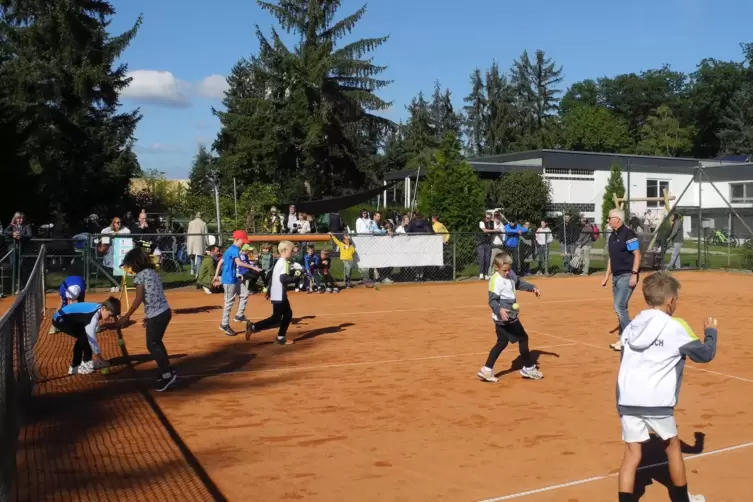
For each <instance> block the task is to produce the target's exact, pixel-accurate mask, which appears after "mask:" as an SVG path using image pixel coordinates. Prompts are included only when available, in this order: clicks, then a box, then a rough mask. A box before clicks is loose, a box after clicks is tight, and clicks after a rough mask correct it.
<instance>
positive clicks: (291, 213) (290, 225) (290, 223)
mask: <svg viewBox="0 0 753 502" xmlns="http://www.w3.org/2000/svg"><path fill="white" fill-rule="evenodd" d="M296 223H298V214H296V212H295V206H294V205H293V204H291V205H289V206H288V217H287V220H286V221H285V228H286V229H287V231H288V233H293V232H294V231H295V226H296Z"/></svg>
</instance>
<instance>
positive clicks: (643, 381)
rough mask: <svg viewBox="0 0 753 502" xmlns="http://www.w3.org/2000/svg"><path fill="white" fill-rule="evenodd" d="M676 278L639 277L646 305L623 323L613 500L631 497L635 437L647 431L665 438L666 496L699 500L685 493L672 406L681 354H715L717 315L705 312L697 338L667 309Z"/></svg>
mask: <svg viewBox="0 0 753 502" xmlns="http://www.w3.org/2000/svg"><path fill="white" fill-rule="evenodd" d="M679 291H680V283H679V282H678V281H677V279H675V278H674V277H672V276H671V275H669V274H668V273H665V272H657V273H654V274H652V275H650V276H648V277H646V279H644V281H643V297H644V298H645V300H646V303H647V304H648V305H649V307H651V308H650V309H648V310H644V311H643V312H641V313H640V314H638V316H637V317H636V318H635V319H633V320H632V321H631V322H630V324H628V325H627V327H626V328H625V330H624V331H623V333H622V337H621V340H620V341H621V342H622V354H621V359H620V371H619V374H618V376H617V410H618V411H619V414H620V421H621V423H622V439H623V441H625V455H624V457H623V459H622V466H621V467H620V475H619V485H618V486H619V488H618V491H619V501H620V502H628V501H632V500H633V491H634V490H635V473H636V471H637V469H638V465H639V464H640V463H641V443H644V442H646V441H648V440H649V439H650V438H649V433H650V432H653V433H655V434H657V435H658V436H660V437H661V438H662V439H663V440H664V441H665V444H666V453H667V459H668V461H669V462H668V463H669V475H670V479H671V480H672V486H671V487H670V492H671V498H672V500H673V501H675V502H705V500H706V498H705V497H703V496H702V495H689V494H688V481H687V477H686V475H685V463H684V461H683V458H682V451H681V450H680V439H679V438H678V436H677V424H676V422H675V417H674V408H675V406H676V405H677V398H678V396H679V393H680V385H681V383H682V372H683V369H684V367H685V358H686V357H689V358H690V359H691V360H692V361H694V362H697V363H707V362H709V361H711V360H712V359H713V358H714V355H715V354H716V338H717V329H716V327H717V321H716V319H714V318H712V317H709V318H708V319H706V322H705V324H704V328H705V329H704V331H705V333H704V341H703V342H701V341H700V340H699V339H698V337H697V336H696V335H695V334H694V333H693V330H692V329H690V326H688V324H687V323H686V322H685V321H684V320H682V319H680V318H677V317H672V314H673V313H674V312H675V310H676V309H677V298H678V296H679Z"/></svg>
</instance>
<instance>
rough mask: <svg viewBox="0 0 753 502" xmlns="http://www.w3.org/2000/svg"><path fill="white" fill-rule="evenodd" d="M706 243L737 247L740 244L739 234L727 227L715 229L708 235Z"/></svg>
mask: <svg viewBox="0 0 753 502" xmlns="http://www.w3.org/2000/svg"><path fill="white" fill-rule="evenodd" d="M706 244H707V245H709V246H729V247H733V248H736V247H737V246H738V245H739V242H738V240H737V236H736V235H735V234H732V233H730V232H729V230H728V229H727V228H724V229H722V230H716V229H713V230H712V231H711V233H710V234H708V235H707V236H706Z"/></svg>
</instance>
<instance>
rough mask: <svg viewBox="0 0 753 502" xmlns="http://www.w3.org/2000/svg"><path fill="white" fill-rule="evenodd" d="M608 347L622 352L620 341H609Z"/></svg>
mask: <svg viewBox="0 0 753 502" xmlns="http://www.w3.org/2000/svg"><path fill="white" fill-rule="evenodd" d="M609 348H610V349H612V350H614V351H615V352H622V342H617V343H610V344H609Z"/></svg>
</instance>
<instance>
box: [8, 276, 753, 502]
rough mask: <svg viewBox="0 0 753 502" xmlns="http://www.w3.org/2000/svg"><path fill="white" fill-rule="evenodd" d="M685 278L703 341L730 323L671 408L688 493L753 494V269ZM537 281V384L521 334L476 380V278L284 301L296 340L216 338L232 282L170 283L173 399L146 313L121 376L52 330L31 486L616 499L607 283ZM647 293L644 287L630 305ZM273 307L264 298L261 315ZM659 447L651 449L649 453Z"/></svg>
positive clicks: (33, 495) (648, 493)
mask: <svg viewBox="0 0 753 502" xmlns="http://www.w3.org/2000/svg"><path fill="white" fill-rule="evenodd" d="M677 277H678V278H679V279H680V280H681V282H682V286H683V289H682V296H681V298H680V307H679V310H678V312H677V315H679V316H681V317H684V318H685V319H686V320H687V321H688V322H689V323H690V325H691V326H692V327H693V328H695V329H696V332H697V333H699V334H700V333H702V321H703V318H704V316H706V315H715V316H717V317H718V318H719V326H720V327H719V330H720V335H719V340H720V342H719V350H718V353H717V357H716V359H715V360H714V361H713V362H712V363H711V364H708V365H705V366H700V365H697V364H694V363H690V362H689V363H688V368H687V369H686V371H685V382H684V385H683V388H682V393H681V398H680V405H679V406H678V409H677V419H678V423H679V426H680V437H681V439H682V440H683V441H684V442H685V443H687V446H686V449H687V453H688V454H689V455H693V454H699V453H700V454H701V456H700V457H697V458H693V459H690V460H688V461H687V464H686V465H687V470H688V478H689V483H690V491H691V492H693V493H702V494H704V495H706V497H707V499H708V500H709V501H713V502H721V501H748V500H750V499H751V493H753V476H751V474H750V473H751V466H753V418H752V417H753V415H752V414H751V412H752V411H753V404H752V403H751V396H753V365H752V364H751V359H752V358H753V338H752V337H751V335H750V333H751V325H753V277H750V276H746V275H735V274H723V273H697V272H687V273H678V274H677ZM532 281H533V282H536V283H537V284H538V285H539V287H540V289H541V291H542V293H543V294H542V297H541V298H540V299H538V300H537V299H536V298H535V297H534V296H533V295H530V294H521V295H520V300H519V302H520V304H521V318H522V320H523V323H524V325H525V326H526V328H527V330H528V332H529V334H530V335H531V348H532V349H533V350H535V351H536V354H537V355H538V356H539V364H540V367H541V370H542V371H543V372H544V374H545V375H546V377H545V378H544V380H541V381H527V380H523V379H521V377H520V375H519V374H518V373H517V371H513V370H511V369H510V367H511V364H512V363H513V360H514V359H515V357H516V355H517V346H511V347H510V348H509V349H508V350H506V351H505V352H504V353H503V355H502V357H501V358H500V360H499V362H498V363H497V366H496V368H495V369H496V370H497V371H498V372H500V373H501V380H500V382H499V383H498V384H488V383H482V382H480V381H479V380H478V378H476V376H475V375H476V371H478V369H479V368H480V367H481V366H482V365H483V363H484V361H485V359H486V355H487V353H488V350H489V349H490V348H491V346H492V345H493V343H494V330H493V326H492V323H491V320H490V318H489V309H488V307H487V306H486V302H487V286H486V283H485V282H481V281H474V282H466V283H462V284H446V285H445V284H440V285H430V284H426V285H395V286H390V287H388V286H384V287H382V288H381V290H376V289H365V288H358V289H356V290H350V291H345V292H343V293H341V294H339V295H306V294H302V293H291V295H290V297H291V303H292V306H293V311H294V313H295V321H294V325H293V326H291V329H290V332H289V337H290V338H291V339H293V340H295V342H296V343H295V344H294V345H290V346H284V347H283V346H277V345H274V344H272V341H273V340H274V336H275V331H274V330H273V331H268V332H264V333H260V334H257V335H255V336H254V337H253V338H252V340H251V341H249V342H246V341H245V340H244V337H243V335H242V334H241V335H240V336H238V337H235V338H229V337H227V336H225V335H223V334H222V333H221V332H220V331H219V330H218V326H219V319H220V315H221V307H220V305H221V303H222V296H221V295H214V296H207V295H205V294H203V293H201V292H198V291H195V290H190V291H189V290H185V291H177V292H170V293H169V295H168V296H169V300H170V303H171V306H172V308H173V310H174V313H175V315H174V317H173V321H172V323H171V324H170V327H169V329H168V332H167V335H166V337H165V344H166V345H167V348H168V350H169V352H170V355H171V357H172V363H173V364H174V367H175V369H176V370H177V371H178V372H179V374H180V375H181V379H180V380H179V382H178V384H176V385H175V386H174V387H173V388H171V389H170V390H169V391H168V392H166V393H163V394H160V393H155V392H153V391H152V390H151V388H152V385H153V380H154V378H155V377H156V375H155V371H154V363H153V362H152V361H150V360H149V357H148V356H147V350H146V348H145V341H144V329H143V328H142V327H141V323H140V322H139V323H136V324H134V325H133V326H131V327H129V328H128V329H125V330H123V336H124V337H125V340H126V347H125V349H126V350H127V353H128V356H124V355H123V354H122V353H121V348H120V347H119V346H118V344H117V343H116V337H117V335H116V334H115V333H114V332H106V333H103V334H102V335H101V341H102V345H103V347H104V354H105V356H106V357H108V358H110V359H111V360H113V363H114V364H116V366H115V367H114V369H113V372H112V373H111V374H110V375H107V376H103V375H100V374H95V375H88V376H72V377H69V376H67V375H66V370H67V365H68V363H69V358H70V351H71V350H72V346H73V340H72V339H71V338H70V337H68V336H67V335H64V334H58V335H48V334H47V328H48V326H49V324H45V325H44V330H43V334H42V335H41V338H40V342H39V344H38V346H37V357H38V361H39V364H40V369H39V373H40V374H39V378H40V380H41V382H40V383H38V384H37V385H36V388H35V394H36V395H35V397H34V398H33V399H32V401H31V405H30V406H31V409H30V411H29V413H28V414H27V417H26V419H27V423H28V425H27V426H26V427H25V428H24V429H23V430H22V432H21V435H20V440H19V452H18V475H17V479H16V490H17V493H16V499H17V500H23V501H26V500H34V501H37V500H90V501H100V500H118V501H120V500H140V501H146V500H149V501H151V500H154V501H160V502H162V501H166V500H179V501H193V500H197V501H198V500H225V499H226V500H232V501H250V500H253V501H276V500H306V501H334V500H338V501H339V500H343V501H345V500H348V501H352V500H357V501H362V500H363V501H427V500H452V501H468V502H474V501H481V500H490V499H491V500H522V501H530V502H543V501H548V502H563V501H565V502H575V501H580V502H600V501H614V500H616V491H617V490H616V487H617V481H616V477H615V476H616V472H617V470H618V467H619V465H620V460H621V457H622V450H623V445H622V443H621V440H620V427H619V421H618V417H617V414H616V411H615V379H616V373H617V369H618V361H619V356H618V354H616V353H614V352H612V351H610V350H609V349H608V344H609V343H610V342H613V341H614V340H615V335H610V334H609V331H610V330H612V329H614V328H615V327H616V319H615V315H614V313H613V312H612V306H611V302H612V300H611V291H610V290H609V289H602V288H601V287H600V281H601V276H596V277H590V278H580V277H578V278H572V277H563V278H550V279H533V280H532ZM104 296H106V295H92V299H99V298H104ZM53 302H55V300H54V299H52V297H51V300H50V303H49V306H54V305H55V303H53ZM644 305H645V304H644V302H643V299H642V297H641V295H640V293H639V292H638V293H637V294H636V295H635V296H634V298H633V300H632V302H631V313H632V314H635V313H637V312H638V311H639V310H640V309H642V308H643V307H644ZM270 311H271V307H270V305H269V304H268V303H266V302H265V301H264V300H263V298H262V297H261V296H254V297H252V298H251V300H250V302H249V307H248V310H247V312H246V314H247V315H248V316H249V317H250V318H253V319H260V318H262V317H266V315H268V314H269V312H270ZM233 313H234V312H233ZM136 317H137V318H138V317H140V314H139V315H137V316H136ZM136 320H139V319H136ZM234 327H235V328H237V329H239V330H240V329H241V328H242V325H239V324H235V325H234ZM732 447H735V448H734V449H729V448H732ZM719 450H722V451H719ZM664 460H665V457H663V455H662V453H661V450H660V448H657V447H655V446H648V447H647V448H646V456H645V462H644V463H645V464H652V463H661V462H663V461H664ZM667 477H668V474H667V469H666V467H665V466H663V465H661V466H659V467H655V468H648V469H646V470H644V471H642V473H641V475H640V476H639V480H638V487H639V490H640V491H641V492H645V493H644V495H643V496H642V497H641V499H640V500H641V501H666V500H668V496H667V490H666V488H665V487H664V485H663V483H666V482H667V481H666V479H667ZM557 485H565V486H561V487H557ZM552 487H554V488H552ZM529 491H533V492H534V493H530V494H525V492H529Z"/></svg>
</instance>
